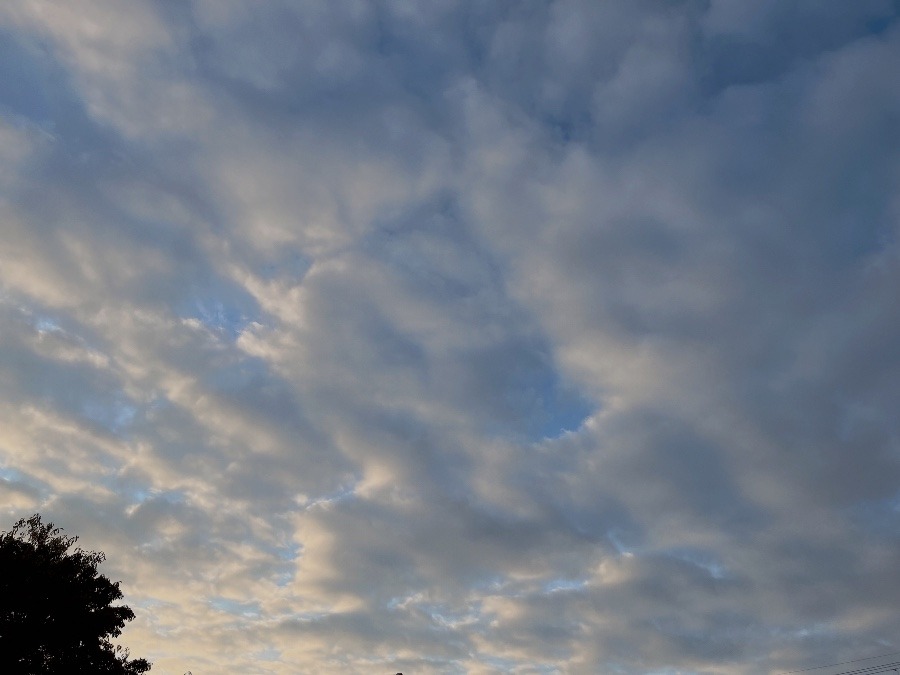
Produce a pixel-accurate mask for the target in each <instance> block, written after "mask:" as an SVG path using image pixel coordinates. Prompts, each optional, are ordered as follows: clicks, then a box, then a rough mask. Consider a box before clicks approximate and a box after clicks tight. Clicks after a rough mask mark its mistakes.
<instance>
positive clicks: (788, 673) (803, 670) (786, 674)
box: [778, 652, 900, 675]
mask: <svg viewBox="0 0 900 675" xmlns="http://www.w3.org/2000/svg"><path fill="white" fill-rule="evenodd" d="M897 654H900V652H888V653H887V654H878V655H877V656H866V657H865V658H862V659H853V660H851V661H840V662H839V663H827V664H825V665H824V666H813V667H812V668H801V669H800V670H786V671H784V672H783V673H778V675H792V674H793V673H806V672H809V671H810V670H821V669H822V668H833V667H834V666H846V665H848V664H850V663H860V662H862V661H871V660H872V659H883V658H884V657H885V656H895V655H897ZM848 672H849V671H848ZM835 675H845V673H835Z"/></svg>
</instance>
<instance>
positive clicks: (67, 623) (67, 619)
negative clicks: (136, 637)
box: [0, 514, 150, 675]
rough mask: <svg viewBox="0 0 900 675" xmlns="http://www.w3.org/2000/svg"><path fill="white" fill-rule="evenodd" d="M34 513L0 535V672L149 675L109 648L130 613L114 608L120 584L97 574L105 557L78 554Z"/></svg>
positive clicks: (139, 662)
mask: <svg viewBox="0 0 900 675" xmlns="http://www.w3.org/2000/svg"><path fill="white" fill-rule="evenodd" d="M77 540H78V537H67V536H65V535H64V534H62V531H61V530H60V529H59V528H57V527H54V526H53V524H52V523H48V524H46V525H45V524H43V523H42V522H41V517H40V516H39V515H38V514H35V515H33V516H32V517H31V518H29V519H27V520H26V519H24V518H23V519H22V520H20V521H19V522H17V523H16V524H15V525H14V526H13V528H12V530H10V531H9V532H3V533H2V534H0V673H17V674H18V673H22V674H25V673H29V674H35V675H37V674H44V673H46V674H48V675H57V674H59V675H63V674H65V675H78V674H81V673H83V674H85V675H87V674H88V673H91V674H92V675H93V674H94V673H97V674H106V673H114V674H116V675H133V674H135V673H144V672H147V671H148V670H150V664H149V663H148V662H147V661H146V660H145V659H129V654H128V650H127V649H122V648H121V647H113V645H112V644H111V642H110V638H115V637H118V636H119V635H120V634H121V632H122V627H123V626H124V625H125V622H126V621H131V620H132V619H133V618H134V612H132V611H131V609H130V608H129V607H127V606H125V605H116V606H114V605H112V603H113V602H115V601H116V600H119V599H121V598H122V591H120V590H119V584H118V582H116V583H113V582H111V581H110V580H109V579H107V578H106V577H105V576H103V575H102V574H100V573H98V572H97V565H99V564H100V563H102V562H103V561H104V560H105V559H106V556H104V555H103V553H95V552H93V551H85V550H82V549H80V548H76V549H75V550H74V551H71V552H70V551H69V549H70V548H71V547H72V545H73V544H74V543H75V542H76V541H77Z"/></svg>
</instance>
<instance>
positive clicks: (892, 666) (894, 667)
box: [835, 657, 900, 675]
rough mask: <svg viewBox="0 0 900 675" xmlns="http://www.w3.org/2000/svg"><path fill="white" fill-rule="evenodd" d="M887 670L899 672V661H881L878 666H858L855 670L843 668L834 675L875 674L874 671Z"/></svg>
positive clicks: (882, 671) (885, 671)
mask: <svg viewBox="0 0 900 675" xmlns="http://www.w3.org/2000/svg"><path fill="white" fill-rule="evenodd" d="M873 658H874V657H873ZM888 672H896V673H900V661H895V662H894V663H883V664H881V665H880V666H866V667H865V668H858V669H857V670H845V671H844V672H843V673H835V675H875V674H876V673H888Z"/></svg>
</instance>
